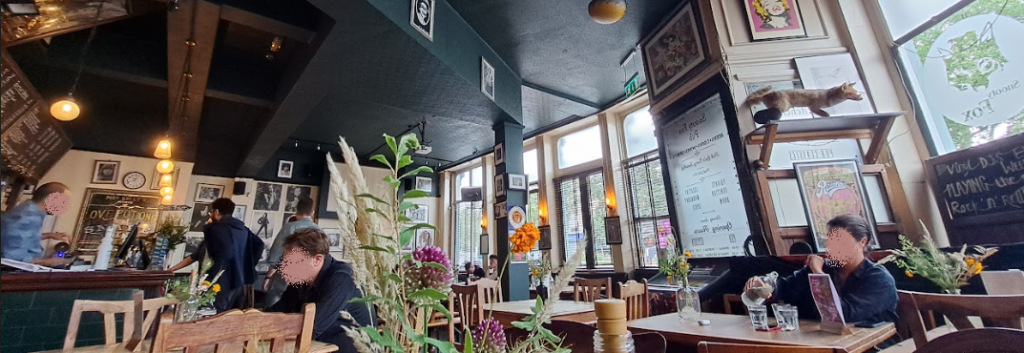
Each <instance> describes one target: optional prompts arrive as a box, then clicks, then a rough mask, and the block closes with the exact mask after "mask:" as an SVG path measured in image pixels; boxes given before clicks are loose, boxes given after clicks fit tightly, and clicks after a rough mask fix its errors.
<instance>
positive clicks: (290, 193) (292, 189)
mask: <svg viewBox="0 0 1024 353" xmlns="http://www.w3.org/2000/svg"><path fill="white" fill-rule="evenodd" d="M303 198H309V199H311V200H313V204H314V207H313V209H314V210H315V209H316V207H315V205H316V198H314V197H313V187H312V186H299V185H288V188H287V189H286V192H285V195H284V211H285V212H288V213H295V212H298V208H299V200H302V199H303Z"/></svg>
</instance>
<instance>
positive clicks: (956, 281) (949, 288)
mask: <svg viewBox="0 0 1024 353" xmlns="http://www.w3.org/2000/svg"><path fill="white" fill-rule="evenodd" d="M921 228H922V229H925V234H924V237H923V238H924V239H923V241H922V243H921V246H916V245H914V243H913V242H912V241H911V240H910V239H907V237H905V236H902V235H900V247H901V250H889V253H890V255H889V256H887V257H885V258H884V259H882V260H881V261H879V262H878V263H879V264H886V263H890V262H895V263H896V266H899V268H901V269H903V270H904V273H905V274H906V275H907V277H914V276H921V277H924V278H926V279H928V280H929V281H931V282H932V283H935V285H937V286H939V289H941V290H942V291H943V292H945V293H947V294H960V288H963V287H964V286H966V285H967V283H968V281H969V280H970V279H971V278H972V277H974V276H977V275H979V274H981V271H982V270H984V269H985V266H984V265H982V262H983V261H985V260H986V259H988V258H989V257H991V256H992V255H995V254H996V253H997V252H999V248H985V247H981V246H975V247H973V249H974V253H973V254H972V253H968V252H967V245H964V246H963V247H962V248H961V249H960V251H959V252H954V253H946V252H943V251H942V250H939V248H938V247H937V246H935V242H934V241H933V240H932V237H931V234H929V233H928V231H927V229H928V228H926V227H925V226H924V223H923V222H922V223H921Z"/></svg>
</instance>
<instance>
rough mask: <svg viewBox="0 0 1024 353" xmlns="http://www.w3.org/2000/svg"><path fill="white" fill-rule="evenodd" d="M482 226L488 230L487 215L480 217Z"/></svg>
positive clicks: (485, 230)
mask: <svg viewBox="0 0 1024 353" xmlns="http://www.w3.org/2000/svg"><path fill="white" fill-rule="evenodd" d="M480 228H481V229H483V230H484V232H487V216H482V217H480Z"/></svg>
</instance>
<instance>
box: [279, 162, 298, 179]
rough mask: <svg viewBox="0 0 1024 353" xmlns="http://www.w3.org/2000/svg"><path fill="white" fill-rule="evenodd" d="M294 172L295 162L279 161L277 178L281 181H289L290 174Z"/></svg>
mask: <svg viewBox="0 0 1024 353" xmlns="http://www.w3.org/2000/svg"><path fill="white" fill-rule="evenodd" d="M294 171H295V162H292V161H280V162H278V163H277V177H278V178H282V179H291V178H292V174H293V172H294Z"/></svg>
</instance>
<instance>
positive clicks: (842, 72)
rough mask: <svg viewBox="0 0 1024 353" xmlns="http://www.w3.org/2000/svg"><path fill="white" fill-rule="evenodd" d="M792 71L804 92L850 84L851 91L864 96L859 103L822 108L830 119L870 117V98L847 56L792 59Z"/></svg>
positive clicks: (850, 102)
mask: <svg viewBox="0 0 1024 353" xmlns="http://www.w3.org/2000/svg"><path fill="white" fill-rule="evenodd" d="M793 60H794V61H795V62H796V70H797V72H799V73H800V82H802V83H803V85H804V88H805V89H829V88H833V87H836V86H839V85H842V84H846V83H852V84H853V88H855V89H857V91H858V92H860V93H861V95H862V96H863V97H864V99H862V100H860V101H854V100H848V101H845V102H842V103H839V104H837V105H835V106H833V107H829V108H825V109H822V110H824V111H825V112H826V113H829V115H832V116H842V115H855V114H874V113H875V108H874V105H873V104H872V103H871V97H870V95H869V94H868V92H867V91H866V90H865V89H864V85H862V84H860V83H859V82H864V80H862V79H861V76H860V71H859V70H858V69H857V64H855V63H854V62H853V56H852V55H850V53H843V54H832V55H819V56H807V57H801V58H796V59H793Z"/></svg>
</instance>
